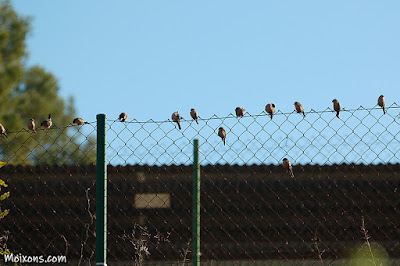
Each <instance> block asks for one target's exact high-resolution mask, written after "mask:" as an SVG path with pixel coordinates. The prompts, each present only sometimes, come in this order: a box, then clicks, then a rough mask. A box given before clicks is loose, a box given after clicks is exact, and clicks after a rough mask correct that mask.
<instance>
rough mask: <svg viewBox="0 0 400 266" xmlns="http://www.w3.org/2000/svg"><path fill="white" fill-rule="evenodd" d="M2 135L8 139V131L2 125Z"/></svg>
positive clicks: (0, 129) (0, 130)
mask: <svg viewBox="0 0 400 266" xmlns="http://www.w3.org/2000/svg"><path fill="white" fill-rule="evenodd" d="M0 134H1V135H2V136H4V137H6V138H8V136H7V133H6V129H5V128H4V126H3V125H2V124H0Z"/></svg>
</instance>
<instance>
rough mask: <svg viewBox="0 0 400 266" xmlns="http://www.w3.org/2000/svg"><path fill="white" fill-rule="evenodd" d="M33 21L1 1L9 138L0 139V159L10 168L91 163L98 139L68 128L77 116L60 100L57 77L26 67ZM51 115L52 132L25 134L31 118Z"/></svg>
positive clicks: (0, 62)
mask: <svg viewBox="0 0 400 266" xmlns="http://www.w3.org/2000/svg"><path fill="white" fill-rule="evenodd" d="M29 31H30V20H29V18H26V17H22V16H20V15H18V14H17V13H16V12H15V11H14V10H13V8H12V6H11V4H10V2H9V1H2V0H0V97H1V99H2V104H1V105H0V123H2V124H3V125H4V126H5V127H6V129H7V131H8V132H17V133H11V134H9V138H8V139H4V138H2V139H1V140H0V156H2V160H3V161H7V162H8V163H11V164H39V163H40V164H87V163H92V162H93V161H94V158H95V150H94V139H93V137H89V138H88V137H87V136H85V135H84V134H83V133H81V129H80V128H78V127H71V126H68V125H69V124H70V123H71V122H72V120H73V119H74V118H75V115H76V114H75V108H74V105H73V99H72V98H70V99H69V100H67V101H65V100H64V99H63V98H61V97H60V96H59V87H58V83H57V79H56V78H55V77H54V75H53V74H51V73H50V72H48V71H46V70H45V69H43V68H42V67H40V66H33V67H27V66H25V64H24V62H25V61H26V58H27V51H26V37H27V34H28V33H29ZM48 114H52V119H53V126H52V129H50V130H38V133H37V135H35V134H33V133H31V132H26V131H25V130H21V129H24V128H26V124H27V122H28V120H29V119H30V118H34V119H35V122H36V127H37V128H38V127H39V126H40V123H41V122H42V121H43V120H45V119H47V116H48Z"/></svg>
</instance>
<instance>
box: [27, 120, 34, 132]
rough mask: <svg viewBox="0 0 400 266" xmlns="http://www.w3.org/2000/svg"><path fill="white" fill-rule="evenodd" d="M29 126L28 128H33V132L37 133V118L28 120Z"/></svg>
mask: <svg viewBox="0 0 400 266" xmlns="http://www.w3.org/2000/svg"><path fill="white" fill-rule="evenodd" d="M27 126H28V129H29V130H32V132H33V133H34V134H36V130H35V127H36V125H35V119H33V118H31V119H29V121H28V123H27Z"/></svg>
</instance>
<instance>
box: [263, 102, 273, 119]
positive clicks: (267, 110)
mask: <svg viewBox="0 0 400 266" xmlns="http://www.w3.org/2000/svg"><path fill="white" fill-rule="evenodd" d="M265 111H266V112H267V113H268V114H269V115H270V116H271V119H272V117H273V115H274V113H275V104H273V103H269V104H267V105H266V106H265Z"/></svg>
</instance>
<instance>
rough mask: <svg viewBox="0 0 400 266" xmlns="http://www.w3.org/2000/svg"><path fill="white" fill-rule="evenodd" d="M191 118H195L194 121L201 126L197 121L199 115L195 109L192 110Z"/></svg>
mask: <svg viewBox="0 0 400 266" xmlns="http://www.w3.org/2000/svg"><path fill="white" fill-rule="evenodd" d="M190 116H191V117H192V118H193V120H194V121H196V123H197V124H199V121H197V119H199V114H198V113H197V111H196V110H195V109H194V108H192V109H190Z"/></svg>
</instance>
